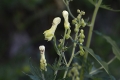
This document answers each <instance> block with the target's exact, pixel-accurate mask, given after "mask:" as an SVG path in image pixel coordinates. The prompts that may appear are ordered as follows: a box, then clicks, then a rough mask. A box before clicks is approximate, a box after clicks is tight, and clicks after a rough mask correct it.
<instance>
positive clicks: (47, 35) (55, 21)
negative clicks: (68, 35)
mask: <svg viewBox="0 0 120 80" xmlns="http://www.w3.org/2000/svg"><path fill="white" fill-rule="evenodd" d="M60 22H61V18H60V17H56V18H54V19H53V23H52V27H51V28H50V29H49V30H46V31H44V33H43V34H44V36H45V40H48V41H51V40H52V38H53V36H54V33H55V30H56V28H57V26H58V24H59V23H60Z"/></svg>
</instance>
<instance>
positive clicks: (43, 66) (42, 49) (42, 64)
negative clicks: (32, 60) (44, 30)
mask: <svg viewBox="0 0 120 80" xmlns="http://www.w3.org/2000/svg"><path fill="white" fill-rule="evenodd" d="M39 50H40V55H41V58H40V69H41V70H45V71H47V68H46V66H47V63H46V59H45V46H44V45H41V46H39Z"/></svg>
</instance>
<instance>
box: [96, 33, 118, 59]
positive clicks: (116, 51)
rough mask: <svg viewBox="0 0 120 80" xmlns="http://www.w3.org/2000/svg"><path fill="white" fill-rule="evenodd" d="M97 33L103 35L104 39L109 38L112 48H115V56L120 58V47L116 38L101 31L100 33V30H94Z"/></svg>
mask: <svg viewBox="0 0 120 80" xmlns="http://www.w3.org/2000/svg"><path fill="white" fill-rule="evenodd" d="M94 32H95V33H96V34H98V35H100V36H102V37H103V38H104V39H106V40H107V42H108V43H110V44H111V46H112V50H113V53H114V54H115V56H116V57H117V59H119V60H120V49H119V47H118V46H117V44H116V42H115V41H114V40H112V39H111V38H110V37H109V36H105V35H103V34H101V33H99V32H98V31H94Z"/></svg>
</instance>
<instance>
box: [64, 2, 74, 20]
mask: <svg viewBox="0 0 120 80" xmlns="http://www.w3.org/2000/svg"><path fill="white" fill-rule="evenodd" d="M63 2H64V4H65V5H66V7H67V10H68V12H69V14H70V16H71V17H72V18H73V19H74V18H75V17H74V16H73V14H72V13H71V11H70V8H69V2H70V1H67V0H66V1H65V0H63Z"/></svg>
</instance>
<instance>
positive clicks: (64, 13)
mask: <svg viewBox="0 0 120 80" xmlns="http://www.w3.org/2000/svg"><path fill="white" fill-rule="evenodd" d="M62 15H63V17H64V27H65V28H66V29H69V28H70V23H69V21H68V15H69V14H68V12H67V11H66V10H64V11H63V12H62Z"/></svg>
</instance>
